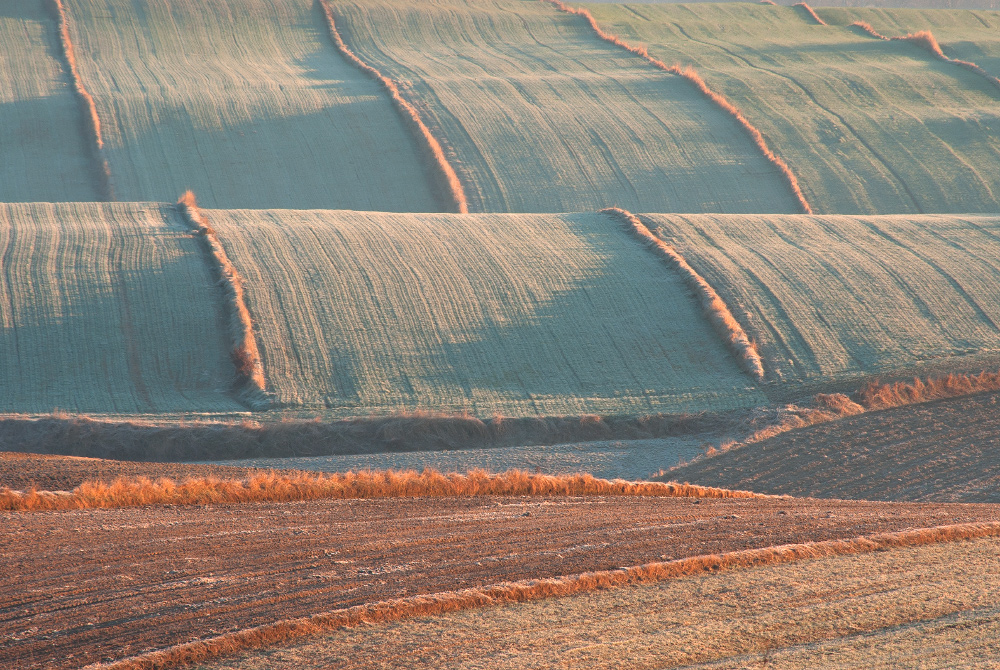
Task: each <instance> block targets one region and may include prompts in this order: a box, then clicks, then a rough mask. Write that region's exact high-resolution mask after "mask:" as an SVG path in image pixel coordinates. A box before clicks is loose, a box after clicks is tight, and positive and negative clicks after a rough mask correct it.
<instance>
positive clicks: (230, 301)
mask: <svg viewBox="0 0 1000 670" xmlns="http://www.w3.org/2000/svg"><path fill="white" fill-rule="evenodd" d="M177 209H178V210H179V211H180V212H181V214H183V215H184V216H185V218H186V219H187V221H188V223H189V224H190V225H191V228H193V229H194V231H195V232H196V233H198V234H199V235H200V236H201V239H202V240H203V241H204V244H205V250H206V251H207V252H208V254H209V256H211V258H212V261H213V265H214V266H215V269H216V270H217V271H218V273H219V277H220V284H221V285H222V287H223V289H224V290H225V293H226V298H227V301H226V303H227V306H228V310H227V311H228V312H229V335H230V337H231V338H232V340H233V349H232V352H231V355H232V358H233V364H234V365H235V366H236V372H237V373H238V374H239V376H240V378H241V381H242V386H243V387H244V388H243V389H242V393H241V396H242V397H243V399H244V400H245V401H246V402H247V403H248V404H249V405H251V406H252V407H253V408H254V409H258V408H261V409H262V408H264V407H266V406H267V405H268V404H269V403H268V401H267V396H266V393H265V392H266V383H265V379H264V364H263V363H262V362H261V360H260V351H259V350H258V349H257V338H256V337H255V336H254V332H253V322H252V321H251V319H250V311H249V310H248V309H247V305H246V297H245V296H244V294H243V280H242V278H241V277H240V274H239V272H237V270H236V267H235V266H234V265H233V263H232V261H230V260H229V256H227V255H226V250H225V249H224V248H223V247H222V243H221V242H219V238H218V237H217V236H216V234H215V231H214V230H213V229H212V227H211V226H210V225H209V222H208V219H207V218H206V217H205V215H204V214H203V213H202V211H201V209H200V208H199V207H198V203H197V201H196V200H195V196H194V193H192V192H191V191H187V192H186V193H184V195H182V196H181V198H180V200H178V201H177Z"/></svg>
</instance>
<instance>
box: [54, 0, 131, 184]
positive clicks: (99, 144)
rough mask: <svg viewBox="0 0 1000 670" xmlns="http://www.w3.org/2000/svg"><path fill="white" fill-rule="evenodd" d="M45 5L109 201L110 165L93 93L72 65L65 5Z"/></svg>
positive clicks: (56, 0)
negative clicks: (57, 36) (50, 15)
mask: <svg viewBox="0 0 1000 670" xmlns="http://www.w3.org/2000/svg"><path fill="white" fill-rule="evenodd" d="M48 8H49V11H50V12H51V14H52V16H53V18H54V19H55V21H56V27H57V32H58V33H59V49H60V52H61V55H62V57H63V60H64V61H65V63H66V67H67V68H68V69H69V77H70V79H71V80H72V82H73V91H74V92H75V93H76V97H77V100H79V101H80V106H81V107H82V110H81V111H82V113H83V128H84V132H85V133H86V135H88V140H89V141H90V146H91V151H92V152H93V160H94V163H96V165H97V169H96V171H95V175H96V182H97V192H98V193H99V195H100V197H101V198H102V199H103V200H107V201H111V200H114V199H115V192H114V186H113V184H112V181H111V168H110V166H109V165H108V159H107V157H106V156H105V155H104V137H103V136H102V135H101V118H100V117H99V116H98V115H97V104H96V103H95V102H94V98H93V96H91V95H90V92H89V91H87V88H86V87H85V86H84V85H83V78H82V77H81V76H80V71H79V70H78V69H77V67H76V52H75V51H74V49H73V40H72V39H70V35H69V19H68V17H67V15H66V7H65V6H64V5H63V3H62V0H48Z"/></svg>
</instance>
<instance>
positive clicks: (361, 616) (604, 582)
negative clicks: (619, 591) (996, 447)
mask: <svg viewBox="0 0 1000 670" xmlns="http://www.w3.org/2000/svg"><path fill="white" fill-rule="evenodd" d="M997 536H1000V523H996V522H992V523H969V524H955V525H950V526H936V527H932V528H920V529H914V530H905V531H899V532H892V533H879V534H874V535H867V536H859V537H855V538H852V539H847V540H827V541H823V542H806V543H801V544H787V545H780V546H774V547H766V548H761V549H747V550H743V551H734V552H727V553H723V554H712V555H702V556H694V557H690V558H683V559H679V560H673V561H666V562H658V563H647V564H644V565H638V566H632V567H628V568H619V569H617V570H604V571H594V572H584V573H580V574H575V575H567V576H563V577H555V578H549V579H532V580H523V581H517V582H510V583H501V584H494V585H490V586H485V587H479V588H471V589H462V590H459V591H450V592H443V593H436V594H432V595H422V596H414V597H409V598H398V599H394V600H387V601H382V602H377V603H370V604H365V605H359V606H355V607H350V608H345V609H339V610H333V611H330V612H322V613H318V614H314V615H312V616H308V617H301V618H296V619H287V620H284V621H278V622H275V623H272V624H266V625H263V626H257V627H254V628H249V629H245V630H240V631H236V632H232V633H225V634H223V635H219V636H216V637H212V638H208V639H204V640H199V641H197V642H189V643H186V644H179V645H176V646H173V647H169V648H167V649H163V650H160V651H155V652H150V653H147V654H142V655H139V656H134V657H132V658H126V659H122V660H120V661H115V662H111V663H104V664H97V665H94V666H91V667H92V668H94V669H95V670H98V669H99V670H140V669H141V670H146V669H148V668H170V667H180V666H184V665H190V664H193V663H198V662H201V661H205V660H208V659H212V658H217V657H219V656H223V655H228V654H233V653H236V652H239V651H244V650H249V649H259V648H262V647H267V646H273V645H277V644H281V643H285V642H288V641H291V640H296V639H302V638H305V637H309V636H312V635H316V634H319V633H324V632H328V631H332V630H336V629H339V628H343V627H347V626H358V625H365V624H378V623H386V622H390V621H399V620H401V619H406V618H411V617H415V616H427V615H433V614H443V613H446V612H454V611H459V610H465V609H472V608H479V607H490V606H493V605H498V604H502V603H515V602H526V601H531V600H540V599H542V598H552V597H558V596H566V595H571V594H575V593H584V592H587V591H594V590H598V589H607V588H614V587H620V586H626V585H631V584H643V583H650V582H656V581H662V580H667V579H674V578H678V577H685V576H689V575H697V574H703V573H706V572H716V571H719V570H731V569H734V568H749V567H756V566H762V565H776V564H781V563H790V562H793V561H799V560H803V559H810V558H821V557H829V556H845V555H851V554H859V553H865V552H875V551H883V550H886V549H891V548H897V547H912V546H919V545H927V544H936V543H942V542H956V541H962V540H970V539H976V538H985V537H997Z"/></svg>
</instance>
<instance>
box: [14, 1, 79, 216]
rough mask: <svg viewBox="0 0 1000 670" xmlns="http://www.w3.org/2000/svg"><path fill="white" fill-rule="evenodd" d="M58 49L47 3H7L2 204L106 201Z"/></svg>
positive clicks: (53, 24) (77, 106)
mask: <svg viewBox="0 0 1000 670" xmlns="http://www.w3.org/2000/svg"><path fill="white" fill-rule="evenodd" d="M58 44H59V42H58V37H57V36H56V28H55V23H54V22H53V19H52V16H50V15H49V13H47V12H46V11H45V7H44V4H43V2H42V0H0V72H3V76H2V77H0V147H3V160H2V161H0V202H37V201H48V202H52V201H61V200H72V201H77V200H79V201H86V200H98V199H99V198H98V195H97V191H96V190H95V184H94V179H93V176H92V174H91V170H92V166H91V164H90V153H89V148H88V146H87V144H86V141H85V139H84V136H83V122H82V120H81V116H82V115H81V111H80V108H79V104H78V103H77V100H76V98H75V97H74V96H73V91H72V88H71V87H70V85H69V80H68V78H67V73H66V72H65V71H64V68H63V66H62V65H61V63H60V55H59V47H58Z"/></svg>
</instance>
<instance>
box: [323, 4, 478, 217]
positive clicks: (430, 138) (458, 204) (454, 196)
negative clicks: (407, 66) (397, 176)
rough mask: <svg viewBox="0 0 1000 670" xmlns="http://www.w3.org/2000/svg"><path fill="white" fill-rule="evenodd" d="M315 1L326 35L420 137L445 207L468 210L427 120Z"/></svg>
mask: <svg viewBox="0 0 1000 670" xmlns="http://www.w3.org/2000/svg"><path fill="white" fill-rule="evenodd" d="M317 2H319V4H320V7H322V9H323V15H324V16H325V17H326V23H327V28H328V29H329V31H330V39H332V40H333V43H334V45H335V46H336V47H337V49H338V50H339V51H340V53H341V54H343V56H344V58H346V59H347V60H348V62H350V63H351V64H352V65H354V66H355V67H357V68H358V69H359V70H361V71H362V72H364V73H365V74H367V75H368V76H370V77H371V78H372V79H374V80H375V81H377V82H378V83H380V84H381V85H382V87H383V88H384V89H385V90H386V92H387V93H388V94H389V98H390V99H391V100H392V103H393V105H394V106H395V107H396V110H397V111H398V112H399V114H400V116H401V117H402V119H403V121H404V122H405V123H406V124H407V125H408V126H409V127H410V129H411V130H412V131H413V132H414V133H416V135H417V137H419V138H420V139H421V140H423V145H424V148H425V150H426V151H427V155H428V159H429V162H430V163H431V165H432V166H433V168H434V171H435V174H438V175H440V177H441V181H442V182H443V183H442V184H440V185H439V187H438V190H439V191H442V192H445V193H447V198H448V200H449V203H448V205H449V207H450V208H451V209H453V210H454V211H455V212H458V213H459V214H468V212H469V203H468V201H467V200H466V198H465V190H464V189H463V188H462V182H461V181H459V179H458V174H456V172H455V169H454V168H453V167H452V166H451V163H449V162H448V158H447V157H446V156H445V155H444V150H443V149H442V148H441V143H440V142H438V140H437V138H435V137H434V135H433V133H431V130H430V128H428V127H427V124H425V123H424V122H423V119H421V118H420V113H419V112H418V111H417V108H416V107H414V106H413V105H412V104H410V103H409V101H407V100H406V99H405V98H404V97H403V96H402V94H401V93H400V92H399V86H398V85H397V84H396V82H394V81H393V80H392V79H389V78H388V77H386V76H385V75H383V74H382V73H381V72H379V71H378V70H377V69H376V68H374V67H372V66H371V65H369V64H368V63H366V62H364V61H363V60H361V58H359V57H358V56H357V54H355V53H354V52H353V51H351V49H350V48H349V47H348V46H347V43H346V42H344V39H343V38H342V37H341V35H340V31H339V30H337V22H336V20H335V17H334V12H333V8H332V7H331V6H330V3H329V0H317Z"/></svg>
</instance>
